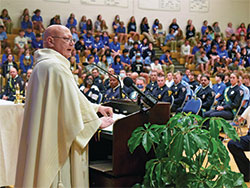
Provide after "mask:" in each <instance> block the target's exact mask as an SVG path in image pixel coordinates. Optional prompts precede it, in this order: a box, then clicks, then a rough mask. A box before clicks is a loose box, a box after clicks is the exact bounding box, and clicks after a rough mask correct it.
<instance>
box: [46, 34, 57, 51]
mask: <svg viewBox="0 0 250 188" xmlns="http://www.w3.org/2000/svg"><path fill="white" fill-rule="evenodd" d="M54 42H55V41H54V38H53V37H52V36H48V37H47V39H46V40H45V41H44V46H45V47H46V48H52V47H54Z"/></svg>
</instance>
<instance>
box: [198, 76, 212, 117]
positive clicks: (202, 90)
mask: <svg viewBox="0 0 250 188" xmlns="http://www.w3.org/2000/svg"><path fill="white" fill-rule="evenodd" d="M209 82H210V78H209V77H208V76H207V75H202V76H201V86H200V87H198V88H197V89H196V90H195V96H196V97H198V98H200V99H201V101H202V106H201V110H200V112H199V115H200V116H203V113H204V112H206V111H209V110H210V109H211V106H212V105H213V103H214V97H215V93H214V90H213V89H211V88H210V87H209Z"/></svg>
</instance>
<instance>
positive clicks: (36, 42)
mask: <svg viewBox="0 0 250 188" xmlns="http://www.w3.org/2000/svg"><path fill="white" fill-rule="evenodd" d="M31 47H32V48H33V49H34V50H37V49H39V48H43V40H42V37H41V35H40V33H37V34H36V39H35V40H32V42H31Z"/></svg>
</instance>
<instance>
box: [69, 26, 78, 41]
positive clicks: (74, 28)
mask: <svg viewBox="0 0 250 188" xmlns="http://www.w3.org/2000/svg"><path fill="white" fill-rule="evenodd" d="M70 32H71V34H72V39H73V40H74V42H75V43H77V42H78V41H79V37H78V33H77V31H76V27H75V26H72V27H71V28H70Z"/></svg>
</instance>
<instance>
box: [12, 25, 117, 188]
mask: <svg viewBox="0 0 250 188" xmlns="http://www.w3.org/2000/svg"><path fill="white" fill-rule="evenodd" d="M44 47H45V48H44V49H40V50H37V51H36V52H35V59H36V66H35V68H34V70H33V72H32V74H31V77H30V79H29V85H28V91H27V96H26V104H25V112H24V121H23V127H22V135H21V141H20V147H19V156H18V165H17V172H16V184H15V187H58V186H59V187H88V186H89V184H88V148H87V145H88V142H89V140H90V138H91V137H92V136H93V134H94V133H95V132H96V130H97V129H98V128H104V127H107V126H109V125H110V124H112V123H113V119H112V118H111V117H108V116H112V113H113V112H112V109H111V108H109V107H103V106H99V105H94V104H91V103H90V102H89V101H88V100H87V99H86V98H85V97H84V95H83V94H82V93H81V92H80V90H79V89H78V87H77V85H76V83H75V81H74V77H73V75H72V73H71V71H70V63H69V61H68V60H67V59H68V58H69V57H70V56H71V51H72V50H73V48H74V42H73V39H72V35H71V33H70V30H69V29H68V28H66V27H65V26H61V25H52V26H50V27H48V28H47V29H46V30H45V33H44ZM98 111H99V112H100V113H101V114H103V115H104V117H102V118H101V119H100V118H98V116H97V115H96V112H98Z"/></svg>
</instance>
